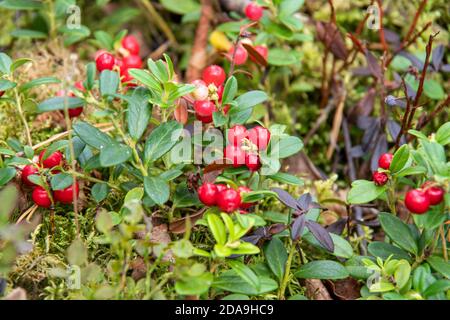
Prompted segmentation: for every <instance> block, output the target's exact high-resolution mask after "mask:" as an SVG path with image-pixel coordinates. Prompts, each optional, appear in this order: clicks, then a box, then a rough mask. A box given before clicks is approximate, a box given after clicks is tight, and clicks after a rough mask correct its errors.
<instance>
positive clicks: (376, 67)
mask: <svg viewBox="0 0 450 320" xmlns="http://www.w3.org/2000/svg"><path fill="white" fill-rule="evenodd" d="M366 61H367V66H368V67H369V70H370V72H371V73H372V75H373V76H374V77H375V78H378V79H381V78H382V77H383V73H382V71H381V66H380V63H379V62H378V59H377V58H375V56H374V55H373V54H372V53H371V52H370V51H369V50H367V51H366Z"/></svg>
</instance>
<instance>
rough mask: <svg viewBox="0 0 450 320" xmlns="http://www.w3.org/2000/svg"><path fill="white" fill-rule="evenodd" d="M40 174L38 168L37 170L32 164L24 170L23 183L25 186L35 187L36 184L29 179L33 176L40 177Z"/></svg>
mask: <svg viewBox="0 0 450 320" xmlns="http://www.w3.org/2000/svg"><path fill="white" fill-rule="evenodd" d="M38 174H39V170H38V168H36V167H35V166H34V165H32V164H29V165H26V166H25V167H23V169H22V176H21V178H22V182H23V183H24V184H26V185H27V186H34V185H35V184H34V183H33V182H31V181H30V180H28V177H29V176H31V175H38Z"/></svg>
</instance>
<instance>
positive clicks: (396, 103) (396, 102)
mask: <svg viewBox="0 0 450 320" xmlns="http://www.w3.org/2000/svg"><path fill="white" fill-rule="evenodd" d="M405 100H406V99H405V98H397V97H394V96H392V95H388V96H387V97H386V99H385V100H384V101H385V102H386V104H387V105H388V106H390V107H400V108H406V101H405Z"/></svg>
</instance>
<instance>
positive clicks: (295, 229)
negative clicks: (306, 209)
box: [291, 214, 306, 241]
mask: <svg viewBox="0 0 450 320" xmlns="http://www.w3.org/2000/svg"><path fill="white" fill-rule="evenodd" d="M305 225H306V215H305V214H301V215H300V216H298V218H297V219H295V220H294V223H293V224H292V231H291V238H292V240H294V241H295V240H297V239H299V238H300V237H301V235H302V234H303V230H304V229H305Z"/></svg>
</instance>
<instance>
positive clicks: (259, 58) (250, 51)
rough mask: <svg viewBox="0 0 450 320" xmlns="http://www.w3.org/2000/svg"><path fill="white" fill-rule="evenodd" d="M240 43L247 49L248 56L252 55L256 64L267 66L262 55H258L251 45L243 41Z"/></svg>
mask: <svg viewBox="0 0 450 320" xmlns="http://www.w3.org/2000/svg"><path fill="white" fill-rule="evenodd" d="M242 45H243V46H244V48H245V49H246V50H247V52H248V54H249V55H250V57H252V58H253V59H254V60H255V61H256V62H257V63H258V64H260V65H262V66H264V67H267V60H266V59H265V58H264V57H263V56H262V55H260V54H259V52H258V51H256V50H255V48H253V46H251V45H249V44H248V43H243V44H242Z"/></svg>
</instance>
